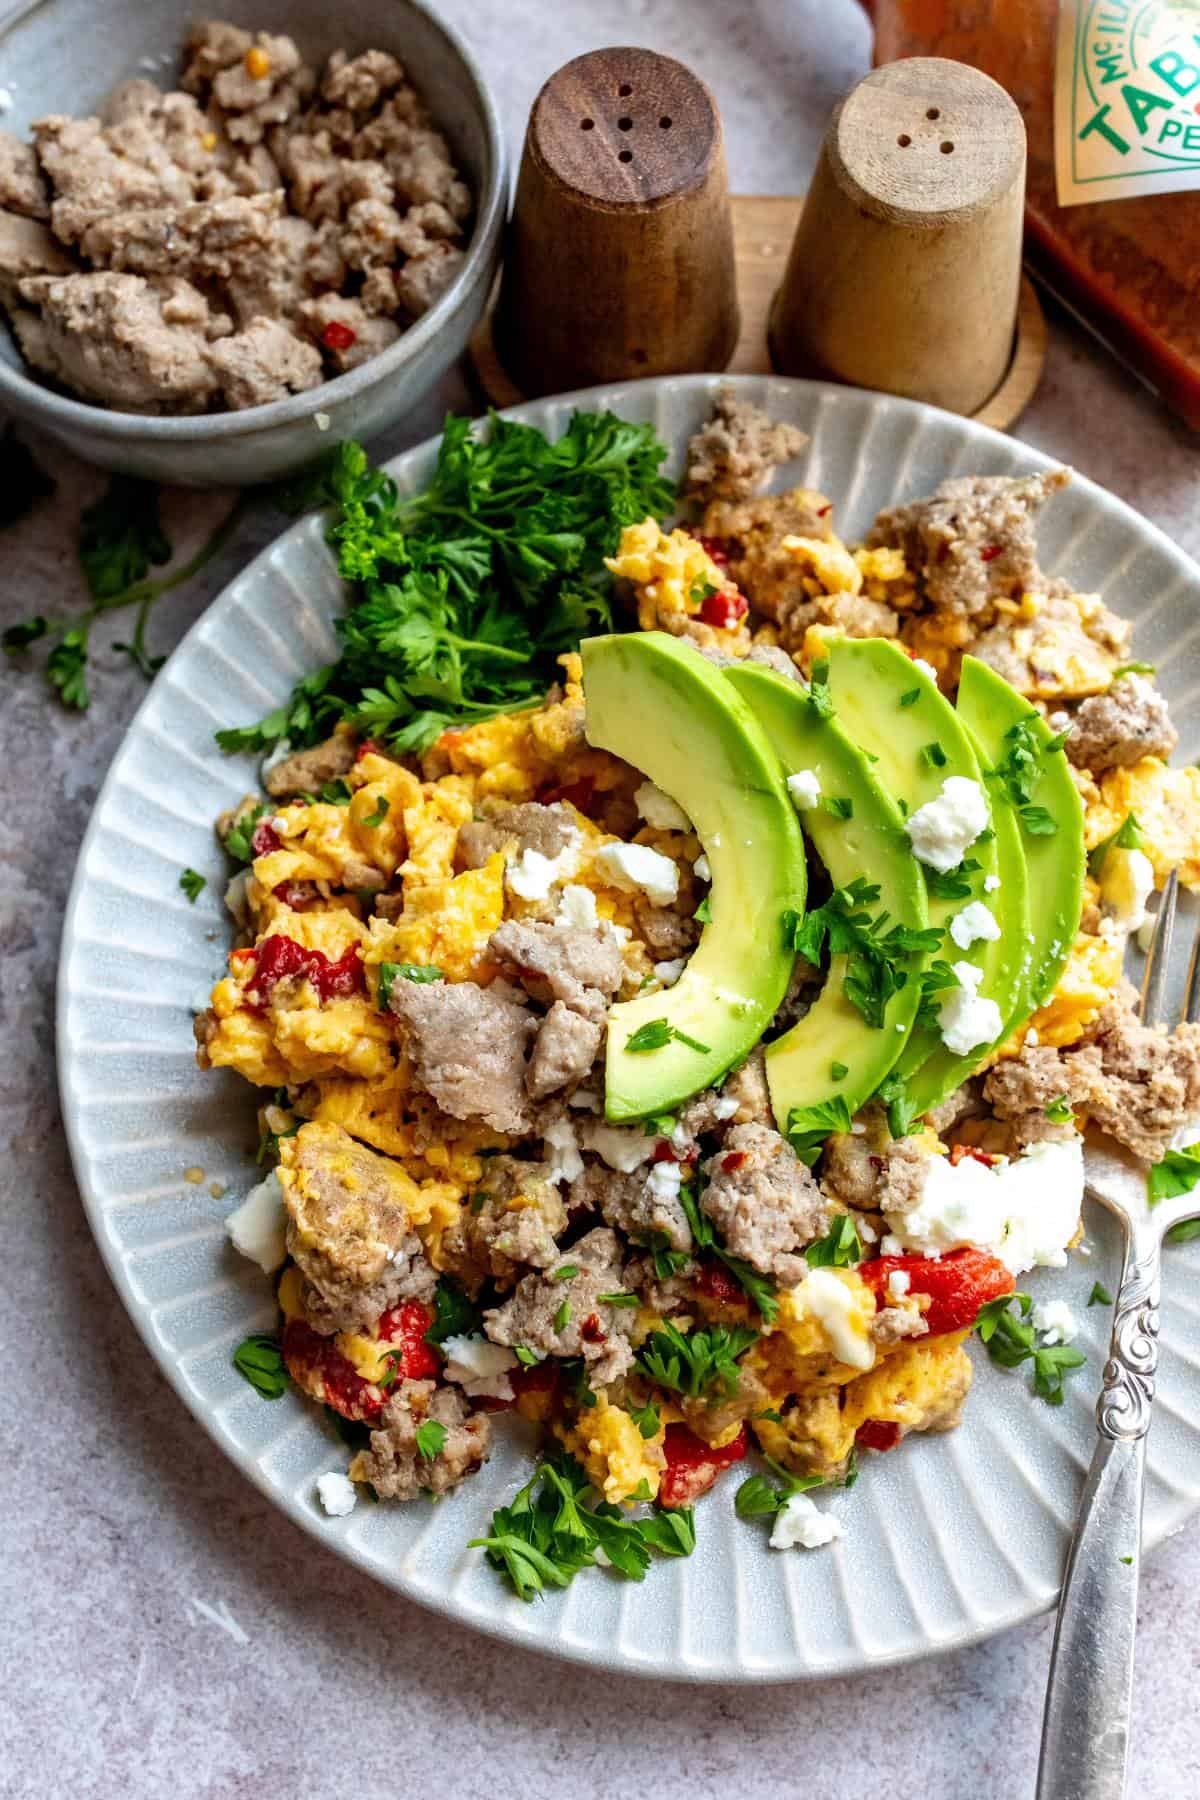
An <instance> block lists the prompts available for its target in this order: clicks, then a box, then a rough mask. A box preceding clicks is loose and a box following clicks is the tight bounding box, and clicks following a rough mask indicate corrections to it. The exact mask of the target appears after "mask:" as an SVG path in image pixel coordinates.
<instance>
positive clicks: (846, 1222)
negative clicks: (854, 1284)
mask: <svg viewBox="0 0 1200 1800" xmlns="http://www.w3.org/2000/svg"><path fill="white" fill-rule="evenodd" d="M804 1256H805V1260H806V1261H807V1262H808V1264H809V1265H810V1267H812V1268H814V1269H848V1268H850V1267H851V1265H852V1264H854V1263H860V1262H861V1261H862V1259H863V1247H862V1242H861V1240H860V1238H859V1235H858V1230H857V1228H856V1226H855V1223H854V1220H853V1219H852V1218H851V1217H850V1215H849V1213H838V1215H837V1216H836V1218H835V1219H834V1221H833V1223H832V1225H831V1226H830V1228H829V1230H828V1232H827V1233H826V1235H825V1236H824V1237H823V1238H818V1239H817V1241H816V1243H815V1244H810V1245H809V1246H808V1249H807V1250H806V1251H805V1252H804Z"/></svg>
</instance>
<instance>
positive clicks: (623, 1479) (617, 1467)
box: [560, 1393, 666, 1505]
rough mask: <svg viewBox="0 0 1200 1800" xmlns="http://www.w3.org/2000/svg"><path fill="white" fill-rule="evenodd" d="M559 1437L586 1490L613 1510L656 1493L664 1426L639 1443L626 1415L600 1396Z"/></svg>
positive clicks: (640, 1438)
mask: <svg viewBox="0 0 1200 1800" xmlns="http://www.w3.org/2000/svg"><path fill="white" fill-rule="evenodd" d="M560 1435H561V1437H562V1441H563V1443H564V1445H565V1446H566V1448H567V1449H568V1450H569V1451H570V1453H571V1455H572V1456H573V1457H575V1459H576V1461H577V1462H578V1463H579V1464H580V1465H581V1466H582V1468H583V1469H584V1470H585V1471H586V1472H587V1475H588V1478H589V1480H590V1481H591V1483H592V1486H593V1487H594V1488H595V1489H596V1491H597V1492H598V1493H600V1494H602V1495H603V1496H604V1498H605V1499H606V1500H608V1501H610V1502H611V1503H612V1504H613V1505H616V1504H618V1503H619V1502H620V1501H622V1500H633V1499H634V1498H635V1496H636V1497H637V1498H639V1499H644V1500H652V1499H653V1498H654V1496H655V1495H656V1494H657V1493H658V1484H659V1481H660V1480H661V1478H662V1471H663V1469H664V1468H665V1467H666V1457H665V1456H664V1454H663V1442H664V1440H665V1438H666V1426H665V1425H662V1424H660V1425H659V1428H658V1430H657V1431H656V1432H655V1433H654V1436H653V1437H649V1438H644V1437H643V1436H642V1434H641V1432H640V1430H639V1429H638V1427H637V1425H636V1424H635V1423H634V1421H633V1419H632V1418H631V1417H630V1415H629V1414H628V1413H627V1412H625V1411H624V1409H623V1408H622V1407H619V1406H614V1405H613V1404H612V1403H611V1401H609V1399H608V1398H607V1397H606V1395H604V1394H603V1393H600V1394H597V1395H596V1403H595V1405H594V1406H588V1407H585V1408H584V1410H583V1411H582V1412H581V1413H580V1414H579V1416H578V1418H577V1419H576V1421H575V1423H574V1424H573V1425H572V1426H571V1428H570V1430H569V1431H562V1432H560ZM643 1482H644V1483H645V1487H644V1488H643V1487H642V1483H643Z"/></svg>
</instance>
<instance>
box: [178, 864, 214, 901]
mask: <svg viewBox="0 0 1200 1800" xmlns="http://www.w3.org/2000/svg"><path fill="white" fill-rule="evenodd" d="M179 885H180V887H181V888H182V889H183V891H184V893H185V894H186V895H187V897H188V899H189V900H190V901H191V903H192V905H193V906H195V904H196V902H197V900H198V899H199V898H200V896H201V894H202V893H203V892H204V890H205V888H206V887H207V886H208V882H207V881H206V880H205V878H204V876H203V875H197V873H196V871H195V869H185V870H184V871H183V874H182V875H181V876H180V877H179Z"/></svg>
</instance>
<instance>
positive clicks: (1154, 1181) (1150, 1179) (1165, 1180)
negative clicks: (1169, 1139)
mask: <svg viewBox="0 0 1200 1800" xmlns="http://www.w3.org/2000/svg"><path fill="white" fill-rule="evenodd" d="M1198 1181H1200V1143H1196V1144H1185V1145H1184V1146H1183V1147H1182V1148H1181V1149H1179V1150H1168V1151H1167V1153H1166V1155H1165V1156H1164V1157H1163V1158H1162V1159H1161V1161H1159V1162H1156V1163H1155V1164H1154V1166H1153V1168H1152V1169H1151V1170H1150V1172H1149V1174H1148V1175H1147V1176H1146V1198H1147V1200H1148V1201H1149V1202H1150V1205H1151V1206H1157V1205H1158V1203H1159V1201H1160V1200H1174V1199H1176V1198H1177V1197H1178V1196H1179V1195H1180V1194H1190V1193H1191V1191H1192V1189H1193V1188H1194V1187H1195V1185H1196V1183H1197V1182H1198Z"/></svg>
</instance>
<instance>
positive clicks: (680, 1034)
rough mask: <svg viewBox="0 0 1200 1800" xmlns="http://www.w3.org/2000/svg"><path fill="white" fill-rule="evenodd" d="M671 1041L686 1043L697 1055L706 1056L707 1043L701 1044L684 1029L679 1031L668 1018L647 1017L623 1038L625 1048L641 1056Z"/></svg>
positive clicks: (661, 1047)
mask: <svg viewBox="0 0 1200 1800" xmlns="http://www.w3.org/2000/svg"><path fill="white" fill-rule="evenodd" d="M672 1041H674V1042H675V1043H678V1044H686V1046H687V1048H688V1049H689V1050H694V1051H695V1052H696V1054H697V1055H698V1056H707V1055H708V1053H709V1047H708V1045H707V1044H702V1043H701V1042H700V1040H699V1039H698V1038H694V1037H689V1036H688V1034H687V1032H686V1031H680V1029H679V1027H678V1026H677V1025H672V1024H671V1022H670V1020H669V1019H647V1020H646V1023H645V1024H644V1025H639V1026H638V1028H637V1030H636V1031H633V1032H630V1034H629V1036H628V1037H627V1038H626V1039H625V1048H626V1050H628V1051H630V1052H632V1054H633V1055H635V1056H643V1055H645V1054H646V1053H647V1052H648V1051H650V1050H661V1049H663V1047H664V1046H665V1045H667V1044H669V1043H671V1042H672Z"/></svg>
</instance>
